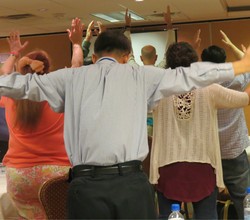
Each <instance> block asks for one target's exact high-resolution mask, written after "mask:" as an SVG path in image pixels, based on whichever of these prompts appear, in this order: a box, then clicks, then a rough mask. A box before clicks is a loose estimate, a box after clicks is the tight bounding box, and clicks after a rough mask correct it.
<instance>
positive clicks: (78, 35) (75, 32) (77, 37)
mask: <svg viewBox="0 0 250 220" xmlns="http://www.w3.org/2000/svg"><path fill="white" fill-rule="evenodd" d="M83 27H84V26H83V24H82V22H81V20H80V19H79V18H75V19H73V20H72V22H71V29H67V32H68V36H69V39H70V41H71V43H72V49H73V54H72V59H71V67H79V66H82V65H83V51H82V32H83Z"/></svg>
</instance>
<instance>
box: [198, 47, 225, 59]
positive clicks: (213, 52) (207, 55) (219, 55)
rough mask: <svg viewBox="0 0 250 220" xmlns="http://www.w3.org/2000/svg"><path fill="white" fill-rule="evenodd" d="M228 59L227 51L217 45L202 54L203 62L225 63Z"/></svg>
mask: <svg viewBox="0 0 250 220" xmlns="http://www.w3.org/2000/svg"><path fill="white" fill-rule="evenodd" d="M226 58H227V56H226V52H225V50H224V49H223V48H221V47H218V46H216V45H212V46H210V47H208V48H206V49H204V50H203V51H202V53H201V59H202V61H209V62H213V63H225V62H226Z"/></svg>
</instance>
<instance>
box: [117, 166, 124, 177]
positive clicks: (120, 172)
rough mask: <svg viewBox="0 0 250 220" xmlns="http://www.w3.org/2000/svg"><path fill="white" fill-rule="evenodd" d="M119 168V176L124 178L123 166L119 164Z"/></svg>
mask: <svg viewBox="0 0 250 220" xmlns="http://www.w3.org/2000/svg"><path fill="white" fill-rule="evenodd" d="M117 166H118V171H119V175H120V176H123V172H122V165H121V164H117Z"/></svg>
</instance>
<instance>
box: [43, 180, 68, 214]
mask: <svg viewBox="0 0 250 220" xmlns="http://www.w3.org/2000/svg"><path fill="white" fill-rule="evenodd" d="M67 180H68V176H66V175H65V176H60V177H55V178H53V179H50V180H47V181H46V182H45V183H44V184H43V185H42V186H41V188H40V191H39V199H40V202H41V203H42V205H43V207H44V209H45V213H46V215H47V218H48V219H66V217H67V212H66V199H67V192H68V188H69V183H68V182H67Z"/></svg>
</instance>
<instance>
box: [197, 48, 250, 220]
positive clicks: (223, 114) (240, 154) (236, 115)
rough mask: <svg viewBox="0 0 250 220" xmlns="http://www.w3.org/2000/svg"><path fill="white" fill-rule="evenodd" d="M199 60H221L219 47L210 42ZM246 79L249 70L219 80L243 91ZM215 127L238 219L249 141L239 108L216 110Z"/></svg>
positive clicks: (223, 57) (246, 181)
mask: <svg viewBox="0 0 250 220" xmlns="http://www.w3.org/2000/svg"><path fill="white" fill-rule="evenodd" d="M201 57H202V60H203V61H211V62H214V63H224V62H225V61H226V53H225V51H224V49H223V48H220V47H218V46H215V45H213V46H210V47H208V48H207V49H204V50H203V52H202V55H201ZM249 83H250V73H246V74H243V75H239V76H237V77H235V78H234V79H233V80H232V81H227V82H223V83H222V84H221V85H223V86H224V87H226V88H229V89H234V90H237V91H244V90H245V89H246V87H247V86H248V84H249ZM218 127H219V138H220V147H221V158H222V168H223V179H224V182H225V185H226V187H227V189H228V191H229V194H230V196H231V199H232V201H233V203H234V206H235V209H236V211H237V215H238V218H239V219H243V218H244V210H243V200H244V198H245V196H246V188H247V187H248V186H249V184H250V182H249V180H250V176H249V175H250V169H249V162H248V157H247V153H246V150H245V149H246V148H247V147H248V146H249V144H250V141H249V138H248V128H247V124H246V120H245V114H244V110H243V108H238V109H220V110H218Z"/></svg>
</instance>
